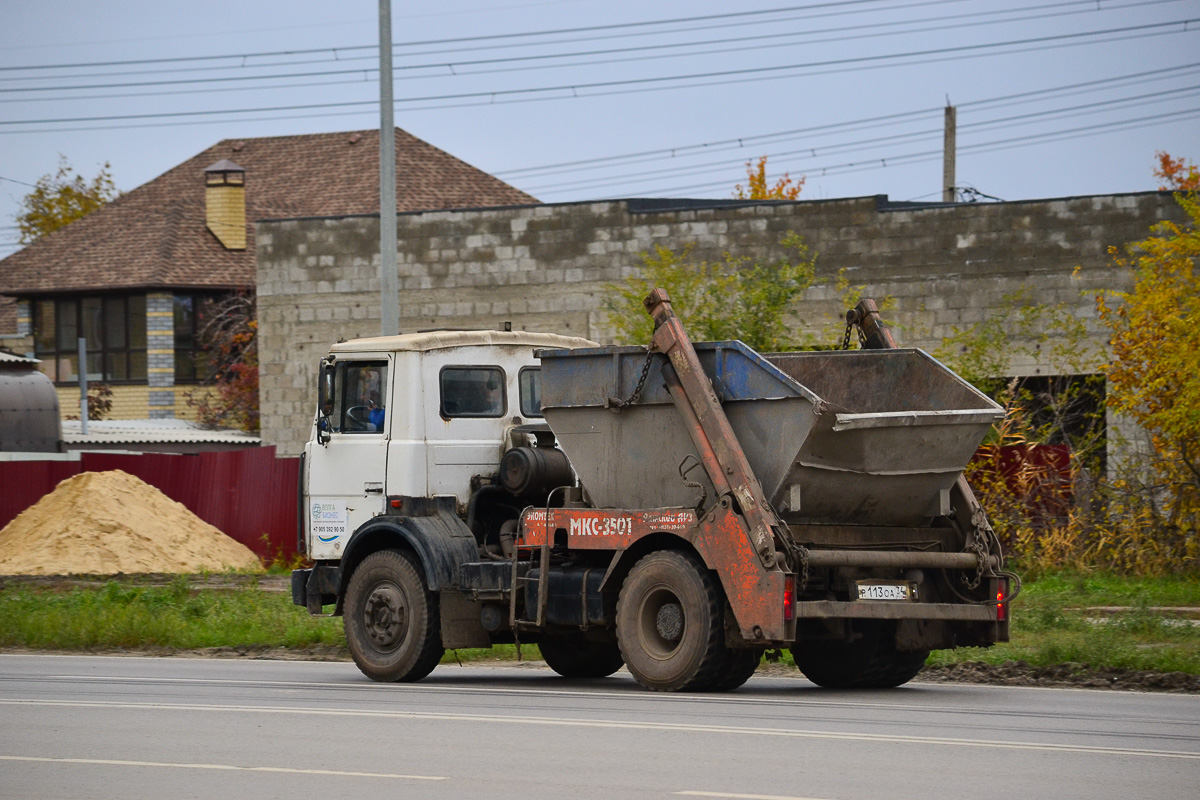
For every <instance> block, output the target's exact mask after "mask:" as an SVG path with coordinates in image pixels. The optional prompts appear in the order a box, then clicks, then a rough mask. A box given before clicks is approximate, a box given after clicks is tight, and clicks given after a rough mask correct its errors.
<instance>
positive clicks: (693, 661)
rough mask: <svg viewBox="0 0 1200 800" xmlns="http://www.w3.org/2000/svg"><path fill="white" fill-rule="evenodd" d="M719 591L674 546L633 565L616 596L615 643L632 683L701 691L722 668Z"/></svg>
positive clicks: (700, 568) (658, 688)
mask: <svg viewBox="0 0 1200 800" xmlns="http://www.w3.org/2000/svg"><path fill="white" fill-rule="evenodd" d="M723 605H724V600H723V599H722V598H721V593H720V589H719V588H718V586H717V584H716V582H715V581H714V580H713V579H712V576H711V575H709V573H708V570H707V569H705V567H704V564H703V563H701V562H700V560H699V559H698V558H696V557H695V556H693V555H690V554H688V553H683V552H679V551H675V550H662V551H659V552H656V553H650V554H649V555H647V556H644V557H643V558H642V559H641V560H640V561H638V562H637V563H636V564H634V566H633V569H632V570H630V571H629V576H628V577H627V578H626V579H625V582H624V584H623V585H622V586H621V594H620V596H619V598H618V600H617V641H618V643H619V644H620V648H621V655H623V656H624V657H625V665H626V666H627V667H629V671H630V672H631V673H632V674H633V677H634V678H636V679H637V681H638V683H640V684H642V685H643V686H645V687H646V688H647V689H653V690H656V691H664V692H674V691H702V690H704V689H707V688H710V687H712V686H713V684H714V681H715V680H716V679H717V677H718V676H719V675H720V674H721V670H722V667H723V666H724V663H725V661H724V656H725V647H724V642H723V639H722V637H723V636H724V625H723V619H722V617H723V615H722V606H723Z"/></svg>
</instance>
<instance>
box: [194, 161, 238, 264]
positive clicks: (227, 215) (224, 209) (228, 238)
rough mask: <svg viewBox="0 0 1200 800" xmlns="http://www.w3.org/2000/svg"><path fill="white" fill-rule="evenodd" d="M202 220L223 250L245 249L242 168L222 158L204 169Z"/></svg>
mask: <svg viewBox="0 0 1200 800" xmlns="http://www.w3.org/2000/svg"><path fill="white" fill-rule="evenodd" d="M204 206H205V223H206V224H207V225H208V229H209V230H210V231H212V233H213V236H216V237H217V241H219V242H220V243H221V244H222V245H224V247H225V249H226V250H245V249H246V170H244V169H242V168H241V167H239V166H238V165H237V164H235V163H233V162H232V161H230V160H229V159H228V158H222V159H221V160H220V161H218V162H217V163H215V164H213V165H212V166H211V167H209V168H208V169H206V170H204Z"/></svg>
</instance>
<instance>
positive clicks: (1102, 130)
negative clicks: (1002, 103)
mask: <svg viewBox="0 0 1200 800" xmlns="http://www.w3.org/2000/svg"><path fill="white" fill-rule="evenodd" d="M1196 117H1200V108H1191V109H1184V110H1178V111H1170V112H1166V113H1163V114H1156V115H1150V116H1145V117H1139V118H1136V119H1132V120H1119V121H1116V122H1112V123H1109V124H1107V125H1096V124H1091V125H1083V126H1078V127H1074V128H1066V129H1063V130H1058V131H1046V132H1043V133H1037V134H1028V135H1025V136H1017V137H1010V138H1008V139H999V140H995V141H991V142H980V143H976V144H973V145H966V146H963V147H960V148H959V154H960V155H963V154H967V155H972V154H979V153H986V152H994V151H997V150H1008V149H1013V148H1018V147H1026V146H1029V145H1033V144H1047V143H1051V142H1056V141H1072V140H1074V139H1082V138H1087V137H1090V136H1099V135H1106V134H1110V133H1120V132H1123V131H1126V130H1131V129H1135V128H1141V127H1148V126H1150V125H1156V124H1160V123H1162V122H1163V121H1164V120H1171V121H1175V122H1186V121H1189V120H1191V119H1195V118H1196ZM941 157H942V151H941V148H934V149H930V150H923V151H917V152H913V153H904V154H899V155H893V156H886V157H879V158H872V159H868V160H866V161H852V162H846V163H842V164H833V165H826V166H818V167H814V168H813V169H812V170H810V171H808V172H807V176H808V177H826V176H831V175H841V174H846V173H852V172H862V171H868V170H875V169H886V168H887V167H895V166H907V165H910V164H917V163H923V162H928V161H935V160H937V159H939V158H941ZM723 187H724V188H728V187H729V181H728V180H722V181H711V182H707V183H700V184H691V185H687V186H667V187H663V186H661V185H656V186H654V187H653V188H646V189H644V190H643V189H630V190H627V191H624V192H622V194H620V195H606V196H603V197H599V198H595V199H597V200H610V199H617V198H618V197H636V196H639V194H638V193H639V192H641V191H650V192H664V193H665V192H687V191H703V190H709V189H714V188H723ZM551 194H553V192H551Z"/></svg>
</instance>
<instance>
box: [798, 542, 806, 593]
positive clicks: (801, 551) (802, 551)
mask: <svg viewBox="0 0 1200 800" xmlns="http://www.w3.org/2000/svg"><path fill="white" fill-rule="evenodd" d="M796 554H797V555H798V556H799V559H800V577H799V579H798V580H797V581H796V597H799V596H800V595H801V594H803V593H804V590H805V589H807V588H808V548H807V547H805V546H804V545H797V546H796Z"/></svg>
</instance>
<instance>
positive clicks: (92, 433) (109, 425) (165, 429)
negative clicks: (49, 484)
mask: <svg viewBox="0 0 1200 800" xmlns="http://www.w3.org/2000/svg"><path fill="white" fill-rule="evenodd" d="M81 427H82V426H81V425H80V422H79V420H77V419H69V420H64V421H63V424H62V431H63V432H62V436H63V441H64V442H66V443H68V444H150V443H155V442H157V443H189V442H191V443H196V444H200V443H205V444H207V443H220V444H242V445H257V444H261V443H262V439H260V438H259V437H258V436H255V435H253V434H250V433H246V432H245V431H233V430H224V429H222V430H210V429H207V428H202V427H200V426H199V425H196V424H195V423H192V422H188V421H187V420H182V419H106V420H99V421H89V422H88V432H87V435H86V436H84V435H83V434H82V433H81Z"/></svg>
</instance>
